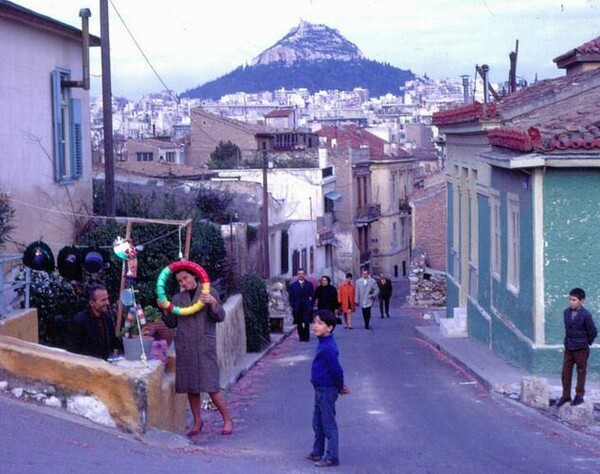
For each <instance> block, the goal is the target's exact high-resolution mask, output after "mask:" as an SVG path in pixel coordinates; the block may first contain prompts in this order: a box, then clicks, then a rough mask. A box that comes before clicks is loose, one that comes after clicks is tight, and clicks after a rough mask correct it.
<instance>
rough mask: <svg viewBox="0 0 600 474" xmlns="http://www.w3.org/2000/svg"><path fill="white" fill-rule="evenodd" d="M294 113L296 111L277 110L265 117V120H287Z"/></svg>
mask: <svg viewBox="0 0 600 474" xmlns="http://www.w3.org/2000/svg"><path fill="white" fill-rule="evenodd" d="M293 113H294V109H275V110H271V112H269V113H268V114H267V115H265V118H268V119H269V118H287V117H289V116H290V115H292V114H293Z"/></svg>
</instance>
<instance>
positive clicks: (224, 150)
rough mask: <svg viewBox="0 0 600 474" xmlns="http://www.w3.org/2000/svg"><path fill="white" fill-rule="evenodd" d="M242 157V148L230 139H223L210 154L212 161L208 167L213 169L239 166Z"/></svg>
mask: <svg viewBox="0 0 600 474" xmlns="http://www.w3.org/2000/svg"><path fill="white" fill-rule="evenodd" d="M241 159H242V150H240V147H239V146H237V145H236V144H235V143H232V142H231V141H230V140H228V141H227V143H224V142H222V141H220V142H219V145H218V146H217V147H216V148H215V151H213V152H212V153H211V154H210V163H209V164H208V167H209V168H210V169H213V170H224V169H232V168H237V167H238V165H239V163H240V161H241Z"/></svg>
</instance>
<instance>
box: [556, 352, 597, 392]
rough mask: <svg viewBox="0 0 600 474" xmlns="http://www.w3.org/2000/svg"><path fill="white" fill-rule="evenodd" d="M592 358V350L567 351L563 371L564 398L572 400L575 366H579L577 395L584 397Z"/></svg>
mask: <svg viewBox="0 0 600 474" xmlns="http://www.w3.org/2000/svg"><path fill="white" fill-rule="evenodd" d="M589 357H590V348H589V347H586V348H584V349H577V350H575V351H570V350H568V349H565V353H564V356H563V369H562V387H563V393H562V396H563V397H564V398H571V379H572V378H573V365H577V385H576V387H575V395H579V396H580V397H583V395H584V394H585V375H586V371H587V361H588V358H589Z"/></svg>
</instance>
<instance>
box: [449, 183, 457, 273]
mask: <svg viewBox="0 0 600 474" xmlns="http://www.w3.org/2000/svg"><path fill="white" fill-rule="evenodd" d="M446 193H447V196H446V202H447V203H448V209H447V211H446V242H447V244H446V262H447V268H448V275H453V274H454V259H453V258H452V247H453V246H454V225H455V224H454V221H453V220H452V216H453V215H454V200H453V198H452V196H453V194H454V193H453V192H452V186H450V185H447V186H446ZM456 225H458V222H457V223H456Z"/></svg>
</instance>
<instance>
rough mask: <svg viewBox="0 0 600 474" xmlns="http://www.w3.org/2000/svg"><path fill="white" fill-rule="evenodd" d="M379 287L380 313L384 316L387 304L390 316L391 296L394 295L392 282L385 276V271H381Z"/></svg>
mask: <svg viewBox="0 0 600 474" xmlns="http://www.w3.org/2000/svg"><path fill="white" fill-rule="evenodd" d="M377 287H378V288H379V314H380V316H381V317H382V318H383V310H384V306H385V314H386V315H387V317H388V318H389V317H390V298H391V297H392V282H391V281H390V279H389V278H386V277H385V273H383V272H379V278H378V279H377Z"/></svg>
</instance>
